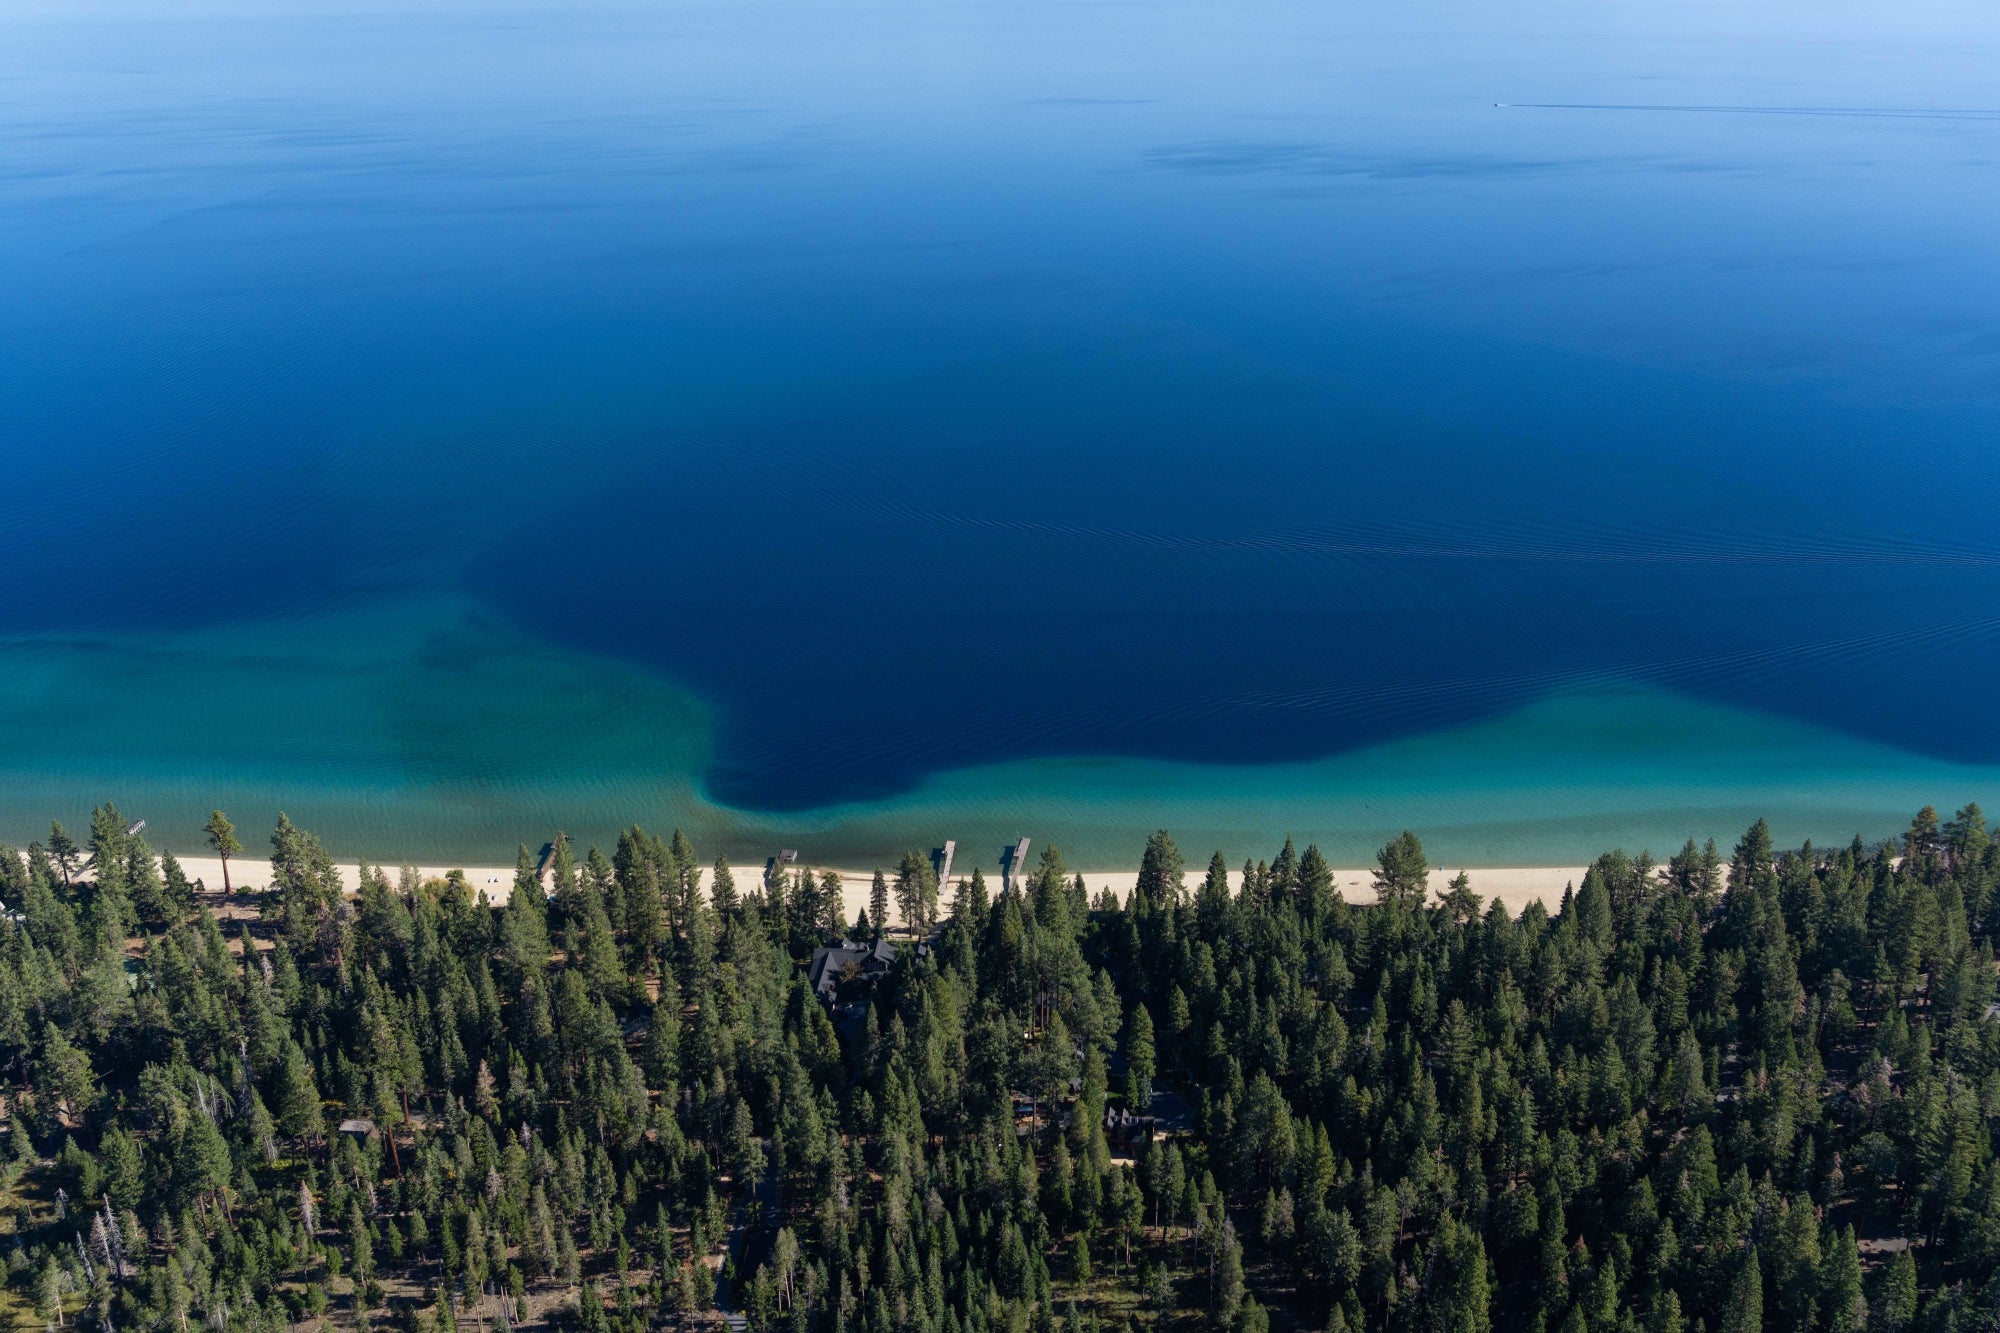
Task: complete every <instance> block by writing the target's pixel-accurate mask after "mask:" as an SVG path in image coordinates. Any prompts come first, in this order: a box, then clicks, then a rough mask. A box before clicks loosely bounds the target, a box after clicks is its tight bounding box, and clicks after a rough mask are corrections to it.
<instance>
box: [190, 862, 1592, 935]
mask: <svg viewBox="0 0 2000 1333" xmlns="http://www.w3.org/2000/svg"><path fill="white" fill-rule="evenodd" d="M175 859H176V860H177V861H179V862H180V866H181V870H182V872H183V873H184V874H186V875H187V877H188V878H189V879H190V880H200V881H202V884H203V887H204V888H206V889H207V890H209V891H211V892H220V891H221V888H222V861H221V859H220V858H218V857H215V856H213V855H209V856H179V855H176V857H175ZM369 864H370V865H373V864H375V863H374V862H370V863H369ZM335 868H336V869H338V870H339V871H340V878H341V884H342V886H343V887H344V888H345V889H346V891H347V892H348V893H349V894H350V895H351V894H353V893H355V892H356V891H357V890H358V889H359V888H360V884H361V870H360V865H359V863H357V862H353V861H341V862H336V863H335ZM795 868H797V867H795ZM810 868H811V869H812V870H814V871H815V872H819V871H825V870H833V872H834V873H835V874H837V875H839V876H840V890H841V904H842V911H843V914H844V915H845V918H846V919H847V920H848V921H849V922H852V921H853V920H854V917H855V915H856V913H858V912H859V911H860V910H861V909H863V908H865V907H866V906H867V905H868V898H869V894H870V892H871V890H872V889H873V887H874V875H875V872H874V871H873V870H872V869H869V870H842V869H837V868H835V867H831V866H813V867H810ZM384 869H385V870H386V871H387V873H388V874H389V876H390V879H391V882H392V883H393V882H394V880H395V877H396V875H397V873H398V871H399V870H400V867H398V866H394V865H387V866H384ZM971 869H972V868H971V867H970V866H964V867H960V868H955V869H954V872H953V875H952V880H953V882H956V881H957V880H959V879H969V878H970V877H971ZM980 869H982V870H984V869H986V867H985V866H983V865H982V866H981V867H980ZM1461 869H1463V870H1464V872H1465V874H1466V875H1467V877H1469V878H1470V879H1471V881H1472V889H1473V892H1475V893H1477V894H1479V895H1480V897H1481V898H1483V899H1484V900H1485V901H1487V902H1488V903H1491V902H1492V901H1493V900H1494V899H1496V898H1497V899H1499V900H1500V902H1501V904H1502V905H1503V906H1504V907H1505V908H1506V909H1507V912H1508V914H1509V915H1514V916H1518V915H1519V914H1520V912H1521V909H1522V908H1524V907H1526V906H1527V905H1528V904H1529V903H1531V902H1537V901H1539V902H1540V903H1542V905H1543V906H1544V907H1546V908H1548V909H1549V910H1550V911H1554V910H1555V908H1556V906H1557V904H1559V903H1560V902H1561V901H1562V896H1563V893H1564V891H1565V890H1566V889H1568V888H1570V887H1572V886H1574V885H1575V884H1578V883H1580V882H1581V881H1582V879H1583V872H1584V870H1585V869H1586V867H1584V866H1488V867H1480V866H1470V865H1468V866H1464V867H1459V866H1450V867H1442V866H1439V867H1433V868H1432V870H1431V891H1432V892H1433V893H1438V892H1441V891H1443V889H1444V888H1445V887H1446V886H1447V885H1448V884H1450V882H1451V880H1452V879H1453V877H1455V876H1456V875H1457V874H1458V873H1459V871H1460V870H1461ZM416 870H417V873H418V875H419V876H421V877H422V878H424V879H427V880H428V879H443V878H444V877H445V876H446V875H448V874H449V873H450V872H451V871H453V870H457V871H460V872H461V873H463V874H464V876H465V878H466V882H467V883H468V884H470V885H471V886H472V890H473V892H474V893H479V892H481V891H484V892H485V893H486V895H487V897H488V898H489V899H491V900H492V901H493V902H494V903H495V905H498V904H500V903H502V902H504V901H505V898H506V897H507V896H510V895H511V894H512V893H513V886H514V867H513V866H491V865H485V866H482V865H459V866H451V865H419V866H417V867H416ZM961 871H962V873H961ZM729 872H730V874H731V875H732V876H734V878H735V880H736V891H737V892H738V893H739V894H743V893H748V892H750V891H752V890H754V889H756V888H758V887H760V886H761V885H762V884H763V881H764V867H763V866H762V865H754V864H745V865H732V866H730V867H729ZM1069 873H1070V875H1071V876H1072V877H1074V876H1076V875H1078V874H1081V875H1082V876H1083V883H1084V887H1085V888H1086V889H1088V890H1089V891H1090V894H1091V896H1092V897H1095V896H1096V895H1097V894H1098V892H1099V891H1101V890H1104V889H1110V890H1111V891H1112V892H1113V893H1115V894H1116V895H1117V896H1118V898H1119V900H1120V901H1125V900H1127V899H1129V898H1130V896H1131V893H1132V889H1133V887H1134V886H1135V885H1136V884H1137V883H1138V880H1139V872H1138V871H1137V870H1098V871H1093V870H1083V869H1077V868H1071V869H1070V871H1069ZM1207 873H1208V872H1207V868H1206V867H1201V868H1193V869H1189V870H1188V871H1187V873H1186V876H1185V880H1184V882H1185V883H1186V885H1187V888H1188V892H1189V894H1190V896H1192V894H1193V892H1194V890H1195V889H1197V888H1199V887H1200V886H1201V883H1202V881H1203V879H1205V878H1206V877H1207ZM1374 873H1375V872H1374V869H1373V868H1372V867H1352V866H1349V867H1340V868H1336V869H1335V870H1334V872H1333V875H1334V883H1335V885H1336V886H1338V888H1339V889H1340V892H1341V896H1342V897H1344V898H1346V899H1347V901H1349V902H1351V903H1371V902H1373V901H1375V890H1374V888H1373V887H1372V886H1373V881H1374ZM229 874H230V882H231V884H232V886H233V887H234V888H235V889H236V890H237V891H239V892H242V891H244V890H246V889H249V890H252V891H256V890H262V889H264V888H266V887H268V886H269V883H270V878H271V865H270V862H269V861H266V860H263V859H261V858H255V859H253V858H247V857H244V856H233V857H231V858H230V860H229ZM710 876H711V872H710V871H709V870H707V869H704V870H703V871H702V872H701V883H702V887H703V889H704V890H706V889H707V888H708V885H709V880H710ZM986 881H987V886H988V891H989V892H992V893H998V892H999V890H1000V872H999V870H998V868H997V867H996V868H994V869H993V871H992V873H990V874H988V875H987V876H986ZM1242 881H1243V875H1242V872H1241V871H1240V870H1231V871H1230V872H1229V889H1230V892H1231V893H1232V894H1233V893H1235V892H1237V891H1238V890H1239V889H1240V888H1241V887H1242ZM938 896H939V900H940V906H941V907H948V906H949V904H950V901H951V885H950V884H945V885H942V886H940V889H939V894H938ZM894 924H898V925H900V924H902V922H901V921H900V920H898V921H897V922H895V923H894Z"/></svg>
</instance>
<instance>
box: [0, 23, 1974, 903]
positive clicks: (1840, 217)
mask: <svg viewBox="0 0 2000 1333" xmlns="http://www.w3.org/2000/svg"><path fill="white" fill-rule="evenodd" d="M264 8H266V7H261V6H259V7H247V6H246V7H243V8H240V9H234V10H232V9H229V8H218V7H214V6H207V7H204V6H202V5H199V4H194V5H183V4H175V5H171V6H164V5H163V6H158V7H149V6H144V5H117V4H109V3H105V2H104V0H96V2H95V3H90V4H85V5H83V6H81V7H79V6H76V5H70V4H64V5H54V4H48V5H46V6H43V5H41V4H40V0H35V3H29V4H23V3H15V4H12V5H9V6H8V7H7V8H6V10H5V11H4V13H0V143H4V145H5V147H6V151H5V153H4V155H0V182H4V188H0V273H3V274H4V275H5V291H6V293H7V296H6V299H5V300H4V301H0V457H4V459H5V462H6V471H5V476H6V478H7V481H8V486H7V510H6V517H5V519H4V520H0V835H5V836H7V837H9V838H13V839H23V838H26V837H28V836H31V835H33V834H34V833H36V832H37V831H39V830H40V829H41V828H43V827H45V824H46V820H47V819H48V818H49V817H50V816H52V815H54V816H60V817H62V818H64V819H65V820H66V821H68V822H70V823H71V825H72V827H74V826H75V824H76V823H78V822H81V819H82V815H83V813H84V811H85V810H87V808H88V806H89V804H91V803H93V802H95V801H98V800H102V799H106V798H110V799H115V800H117V801H118V802H119V804H120V806H121V807H122V808H125V809H127V810H129V811H131V812H132V813H134V814H135V815H144V816H146V817H147V818H149V819H150V820H151V821H152V826H151V827H152V831H154V832H157V833H158V834H159V835H160V838H161V841H162V842H164V843H166V844H167V845H172V846H182V847H188V846H192V845H193V844H194V843H195V842H196V841H198V835H197V834H196V832H195V828H196V826H197V825H198V822H199V817H200V816H201V815H202V814H205V812H206V811H207V810H208V809H209V808H210V807H211V806H213V805H217V804H221V805H224V806H226V807H227V808H229V809H230V810H231V812H232V814H233V815H235V817H236V818H237V821H238V823H239V824H241V825H243V826H245V827H246V829H251V830H259V829H261V828H262V827H264V826H265V825H266V824H267V823H268V821H269V820H270V819H271V818H273V817H274V816H275V812H276V810H277V809H278V808H280V807H283V808H285V809H287V810H288V811H289V812H290V813H291V814H292V815H293V817H294V818H295V819H297V820H299V821H300V822H302V823H305V824H307V825H308V826H311V827H316V828H319V829H321V830H322V831H323V832H325V833H326V834H327V835H328V836H329V839H330V841H331V842H332V843H333V844H334V845H335V847H336V848H337V849H339V850H341V851H343V852H345V853H347V854H366V855H371V856H377V857H389V858H397V857H405V856H416V855H422V856H426V857H465V858H475V859H476V858H488V859H491V858H498V857H504V856H506V855H507V854H508V852H509V849H510V848H511V847H512V846H513V845H514V843H515V842H516V841H527V842H530V843H538V842H539V841H541V840H542V839H543V838H545V837H546V836H547V834H548V832H549V831H550V830H551V829H552V828H554V827H555V826H557V825H561V826H563V827H566V828H568V829H571V830H572V831H575V832H578V833H579V834H580V835H582V836H587V837H595V838H603V837H605V836H607V835H608V834H609V833H610V831H611V830H613V829H615V827H617V826H618V825H619V824H621V823H623V822H627V821H631V820H638V821H640V822H642V823H645V824H647V825H649V826H652V825H658V826H662V827H664V826H667V825H671V824H674V823H680V824H683V825H686V826H688V827H690V828H691V829H692V830H694V831H695V832H696V833H697V834H698V835H699V837H700V838H701V839H702V840H703V844H704V851H707V850H723V849H725V848H726V849H728V850H731V851H732V852H734V853H737V854H761V853H762V852H763V851H765V850H768V848H769V847H770V846H771V845H773V844H774V843H776V842H778V841H783V842H784V843H785V844H786V845H796V846H799V847H800V848H801V849H802V851H803V853H804V854H805V856H806V857H807V858H808V859H820V860H828V861H835V862H840V863H857V862H858V863H872V861H873V860H876V859H881V858H883V857H885V856H891V855H893V854H894V852H895V850H896V849H898V848H900V847H902V846H906V845H924V846H928V845H931V844H933V843H935V842H937V841H939V840H941V839H943V838H946V837H956V838H957V839H958V840H959V841H960V843H961V845H962V846H964V847H969V848H975V849H977V848H983V847H986V846H989V845H990V846H993V847H997V846H998V845H999V844H1000V842H1001V841H1002V840H1003V839H1006V840H1010V839H1011V838H1012V837H1013V836H1015V835H1016V834H1022V833H1025V834H1030V835H1032V836H1034V837H1036V839H1037V841H1038V842H1046V841H1050V840H1053V841H1056V842H1057V843H1059V844H1060V845H1062V846H1063V847H1064V848H1065V850H1066V851H1068V852H1070V854H1071V857H1072V860H1075V861H1080V862H1081V863H1083V864H1085V865H1090V866H1111V865H1124V864H1127V863H1129V862H1131V861H1134V860H1135V859H1136V856H1137V851H1138V848H1139V845H1140V844H1141V843H1142V842H1143V838H1144V835H1145V833H1146V831H1147V830H1149V829H1150V828H1152V827H1155V826H1157V825H1160V824H1166V825H1168V826H1170V827H1172V828H1173V829H1175V831H1176V832H1177V833H1178V834H1180V835H1181V836H1182V840H1183V842H1184V843H1185V844H1187V845H1189V846H1190V847H1191V848H1192V849H1194V850H1195V851H1196V852H1197V853H1200V854H1205V853H1206V851H1207V850H1208V848H1209V847H1210V846H1211V845H1221V846H1223V848H1224V849H1225V850H1226V851H1227V852H1228V853H1229V854H1230V856H1231V857H1232V859H1233V860H1238V861H1240V860H1241V859H1242V857H1243V856H1245V855H1248V854H1261V855H1268V854H1269V852H1270V851H1271V850H1272V849H1274V848H1275V846H1276V844H1277V843H1278V842H1279V841H1280V840H1281V839H1282V838H1283V836H1284V835H1285V833H1286V832H1288V831H1289V832H1293V833H1296V834H1298V835H1299V836H1300V838H1301V839H1302V840H1303V839H1309V838H1316V839H1318V840H1319V841H1320V842H1321V843H1322V845H1323V846H1325V847H1327V848H1328V850H1329V854H1330V855H1333V856H1335V859H1336V860H1342V861H1348V862H1353V861H1357V860H1359V859H1361V858H1364V857H1365V856H1366V855H1367V853H1368V852H1369V851H1370V850H1372V848H1373V847H1374V846H1376V845H1378V844H1379V843H1380V842H1381V841H1382V840H1383V839H1384V838H1385V837H1386V836H1388V835H1390V834H1393V833H1394V832H1395V831H1396V830H1398V829H1400V828H1401V827H1403V826H1405V825H1411V826H1414V827H1416V828H1418V829H1419V830H1420V831H1421V832H1423V833H1425V835H1426V836H1427V838H1428V839H1429V841H1430V842H1431V843H1432V845H1433V846H1434V847H1435V848H1436V849H1437V850H1438V851H1439V853H1440V855H1441V856H1443V857H1446V858H1450V859H1457V860H1463V861H1467V862H1472V863H1488V864H1502V863H1535V862H1550V861H1553V862H1557V863H1561V862H1567V861H1573V860H1575V859H1578V858H1581V857H1584V856H1587V855H1589V854H1591V853H1593V852H1595V851H1596V850H1599V849H1600V848H1601V847H1602V846H1607V845H1610V844H1612V843H1623V844H1624V845H1626V846H1627V847H1629V848H1637V847H1638V846H1640V845H1649V846H1651V847H1652V848H1653V849H1654V850H1655V851H1662V850H1665V849H1669V848H1671V847H1673V846H1678V845H1679V842H1680V841H1681V839H1682V838H1684V837H1687V836H1689V835H1695V836H1707V835H1710V834H1714V835H1716V836H1718V837H1719V838H1721V839H1723V840H1724V841H1725V843H1726V841H1727V840H1728V839H1729V838H1731V837H1733V836H1734V834H1735V833H1736V832H1737V831H1739V830H1740V828H1741V826H1742V825H1743V824H1744V823H1747V822H1748V820H1749V819H1750V818H1751V817H1753V816H1754V815H1756V814H1758V813H1769V814H1771V815H1773V816H1774V822H1775V823H1776V824H1777V826H1778V831H1779V833H1780V835H1781V836H1783V837H1787V838H1792V839H1796V838H1802V837H1805V836H1808V835H1810V836H1814V837H1817V838H1821V839H1827V838H1839V839H1843V840H1844V839H1845V838H1846V837H1848V836H1850V835H1852V834H1853V833H1855V832H1857V831H1858V832H1861V833H1863V834H1865V835H1867V836H1869V837H1871V838H1872V837H1877V836H1880V835H1883V834H1886V833H1888V832H1891V831H1893V830H1894V829H1895V828H1896V827H1898V826H1899V825H1900V824H1901V823H1903V822H1905V821H1906V820H1907V818H1908V816H1909V814H1910V812H1911V811H1912V810H1914V808H1915V807H1916V806H1917V805H1919V804H1922V803H1923V802H1925V801H1935V802H1938V803H1939V804H1941V805H1955V804H1957V803H1960V802H1963V801H1965V800H1970V799H1978V798H1980V797H1981V796H1984V797H1986V798H1987V800H1988V803H1989V804H1994V803H2000V785H1996V784H1995V782H1994V778H1995V777H1996V775H2000V709H1996V708H1995V707H1994V705H1993V699H1994V694H1995V686H1996V684H2000V601H1996V594H2000V531H1996V523H1995V518H1996V494H2000V491H1996V481H2000V477H1996V473H1997V472H2000V454H1996V449H1995V444H1996V441H2000V432H1996V426H2000V410H1997V409H2000V263H1996V262H1995V261H1996V258H2000V242H1996V239H1995V238H1996V236H2000V171H1997V170H1996V168H2000V94H1996V93H1995V92H1994V90H1993V88H1992V86H1991V85H1992V71H1993V70H1994V69H1995V68H2000V14H1996V12H1995V11H1994V10H1993V9H1992V8H1991V7H1990V6H1983V5H1977V4H1970V3H1968V4H1947V3H1917V4H1913V5H1903V6H1894V7H1891V6H1884V5H1881V4H1879V3H1849V2H1847V0H1837V2H1836V3H1832V4H1827V3H1812V4H1805V3H1782V4H1770V5H1755V6H1744V5H1737V4H1729V3H1720V2H1719V0H1718V2H1714V3H1657V2H1652V0H1649V2H1648V3H1643V4H1642V3H1630V2H1626V0H1612V2H1610V3H1606V2H1604V0H1501V2H1499V3H1495V2H1493V0H1479V2H1478V3H1461V2H1460V0H1444V2H1443V3H1436V4H1426V5H1411V4H1408V3H1402V2H1397V3H1389V2H1386V0H1352V2H1349V0H1341V2H1339V3H1325V2H1324V0H1316V2H1315V3H1297V4H1295V3H1274V2H1272V0H1231V2H1230V3H1226V4H1225V3H1217V2H1216V0H1110V2H1107V3H1083V2H1081V0H1079V2H1077V3H1055V4H1051V3H1043V2H1042V0H1007V2H1006V3H984V2H978V3H974V2H970V0H968V2H953V3H940V4H936V5H928V6H920V5H912V4H888V3H876V2H875V0H863V2H862V3H849V4H837V5H826V4H814V5H808V4H803V3H792V2H790V0H773V2H770V3H764V2H761V0H755V2H752V0H736V2H734V3H727V4H723V3H711V2H710V0H690V2H687V3H678V2H663V3H655V4H649V5H643V6H608V5H594V4H593V5H583V6H575V7H569V8H565V9H562V10H550V9H540V8H531V7H520V6H510V5H500V4H494V3H479V4H471V3H467V4H463V5H433V6H425V7H408V6H399V5H388V4H357V3H354V0H336V4H335V6H334V8H333V9H330V10H322V12H317V13H314V14H311V15H290V16H273V15H271V14H269V13H265V12H261V11H262V10H263V9H264ZM977 854H978V855H979V856H980V857H981V858H983V857H984V853H983V852H979V853H977Z"/></svg>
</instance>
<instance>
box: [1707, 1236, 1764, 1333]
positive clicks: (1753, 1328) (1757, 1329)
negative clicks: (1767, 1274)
mask: <svg viewBox="0 0 2000 1333" xmlns="http://www.w3.org/2000/svg"><path fill="white" fill-rule="evenodd" d="M1763 1328H1764V1275H1763V1272H1762V1271H1761V1269H1760V1267H1759V1264H1758V1259H1757V1247H1756V1246H1754V1245H1753V1246H1751V1247H1750V1249H1749V1250H1748V1251H1747V1252H1746V1253H1745V1254H1744V1256H1743V1257H1742V1259H1741V1260H1739V1261H1738V1263H1737V1266H1736V1277H1735V1279H1734V1280H1733V1281H1732V1282H1731V1283H1730V1285H1729V1297H1728V1299H1727V1300H1725V1301H1724V1302H1723V1305H1722V1317H1721V1320H1720V1322H1718V1323H1717V1324H1716V1333H1763Z"/></svg>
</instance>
